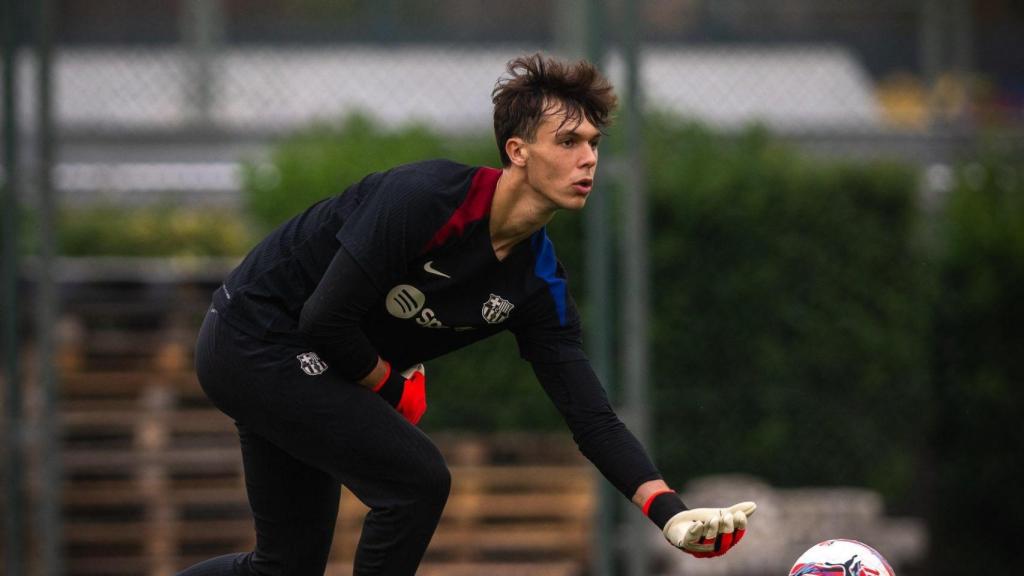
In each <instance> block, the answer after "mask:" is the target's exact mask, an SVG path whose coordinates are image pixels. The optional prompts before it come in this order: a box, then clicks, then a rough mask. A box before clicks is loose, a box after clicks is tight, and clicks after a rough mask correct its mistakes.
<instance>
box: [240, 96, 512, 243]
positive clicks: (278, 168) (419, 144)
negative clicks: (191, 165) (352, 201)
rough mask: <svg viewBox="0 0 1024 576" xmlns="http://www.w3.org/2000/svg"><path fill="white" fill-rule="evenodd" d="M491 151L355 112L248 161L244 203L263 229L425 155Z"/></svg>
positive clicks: (475, 156)
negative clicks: (265, 157)
mask: <svg viewBox="0 0 1024 576" xmlns="http://www.w3.org/2000/svg"><path fill="white" fill-rule="evenodd" d="M491 148H493V145H491ZM495 155H496V152H492V153H490V154H488V153H487V152H485V151H484V147H483V146H482V145H481V142H480V141H478V140H472V139H470V140H448V139H444V138H442V137H440V136H439V135H437V134H435V133H434V132H431V131H430V130H428V129H427V128H425V127H422V126H409V127H403V128H400V129H395V130H386V129H383V128H381V127H379V126H377V125H376V124H374V123H373V122H371V121H370V120H369V119H368V118H366V117H365V116H361V115H355V116H351V117H349V118H348V119H346V120H345V121H343V122H341V123H340V124H339V125H328V124H323V125H317V126H313V127H311V128H309V129H306V130H303V131H301V132H298V133H296V134H295V135H293V136H291V137H290V138H288V139H287V140H286V141H284V142H283V143H281V144H280V145H278V146H277V147H275V148H274V150H273V152H272V154H271V157H270V162H269V163H264V162H258V161H251V162H248V163H246V165H245V166H244V168H243V172H242V174H243V182H244V186H245V191H246V194H245V199H246V207H247V209H248V211H249V214H250V215H251V216H252V217H253V219H254V221H255V222H256V224H257V226H258V227H259V228H260V229H261V231H269V230H270V229H271V228H273V227H274V226H276V225H277V224H280V223H281V222H282V221H284V220H286V219H287V218H288V217H290V216H292V215H294V214H297V213H299V212H301V211H302V210H304V209H305V208H307V207H309V206H310V205H311V204H313V203H314V202H316V201H317V200H320V199H321V198H324V197H325V196H329V195H332V194H338V193H340V192H342V191H344V189H345V188H346V187H348V186H349V185H350V184H354V183H355V182H357V181H359V180H360V179H362V178H363V177H364V176H366V175H367V174H370V173H371V172H377V171H381V170H386V169H388V168H391V167H394V166H397V165H399V164H404V163H407V162H413V161H417V160H426V159H429V158H452V159H458V160H461V161H463V162H466V163H469V164H479V163H486V162H488V161H490V159H491V158H492V157H494V156H495Z"/></svg>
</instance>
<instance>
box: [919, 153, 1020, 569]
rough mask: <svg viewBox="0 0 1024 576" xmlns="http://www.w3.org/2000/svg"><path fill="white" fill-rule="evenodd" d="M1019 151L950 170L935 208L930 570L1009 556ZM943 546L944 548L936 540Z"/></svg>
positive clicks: (1015, 440)
mask: <svg viewBox="0 0 1024 576" xmlns="http://www.w3.org/2000/svg"><path fill="white" fill-rule="evenodd" d="M1021 165H1022V164H1021V163H1020V161H1019V156H1018V157H1017V158H1016V163H1013V162H1012V161H1010V160H1009V159H1006V158H1002V159H987V160H985V161H983V162H979V163H974V164H970V165H968V166H966V167H964V168H963V169H961V170H960V171H958V173H957V177H956V186H955V188H954V190H953V192H952V194H951V195H950V198H949V200H948V202H947V203H946V206H945V210H944V211H943V213H942V214H941V216H940V226H938V230H939V243H938V247H937V250H936V252H937V254H938V260H939V267H940V270H941V290H940V292H939V298H938V299H937V302H936V306H935V332H934V333H935V339H934V343H935V345H934V349H933V358H932V367H933V373H934V379H933V380H934V390H933V393H932V399H933V402H932V404H931V405H930V406H929V411H930V413H931V415H932V418H933V419H932V426H931V429H932V435H931V442H930V444H929V447H930V452H929V459H928V467H927V469H926V470H927V474H928V478H929V479H930V480H931V486H932V487H933V488H934V494H932V495H931V498H930V499H929V500H928V501H927V502H926V504H927V506H926V510H927V511H928V512H929V515H930V516H931V518H930V520H931V522H930V524H931V527H932V529H933V538H934V539H935V541H936V545H935V546H933V552H932V558H931V560H932V563H933V568H934V571H935V573H942V574H985V573H998V572H1000V571H1004V570H1006V568H1007V567H1008V566H1014V565H1015V564H1016V545H1017V536H1018V534H1019V533H1020V530H1019V528H1020V520H1019V517H1018V515H1017V512H1016V511H1019V510H1021V509H1022V508H1024V496H1022V493H1021V490H1020V488H1019V487H1020V486H1021V485H1024V474H1021V472H1020V468H1019V467H1018V466H1016V465H1013V462H1016V461H1017V459H1018V458H1020V457H1021V454H1022V453H1024V428H1022V427H1021V425H1020V422H1019V418H1020V411H1021V409H1022V407H1024V304H1022V297H1024V171H1022V170H1021V169H1020V166H1021ZM967 518H985V519H987V520H988V521H989V522H988V523H986V526H985V528H984V529H983V532H984V534H985V536H984V540H985V545H984V550H983V551H981V550H979V552H978V553H975V554H965V553H964V549H963V545H962V542H963V521H964V519H967ZM943 544H945V545H943Z"/></svg>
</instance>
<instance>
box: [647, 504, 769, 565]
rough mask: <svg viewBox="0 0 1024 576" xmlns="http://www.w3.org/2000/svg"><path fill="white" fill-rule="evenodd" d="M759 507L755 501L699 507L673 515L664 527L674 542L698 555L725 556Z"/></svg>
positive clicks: (668, 536)
mask: <svg viewBox="0 0 1024 576" xmlns="http://www.w3.org/2000/svg"><path fill="white" fill-rule="evenodd" d="M754 510H757V504H754V503H753V502H741V503H739V504H734V505H733V506H730V507H729V508H695V509H693V510H686V511H684V512H680V513H679V514H676V515H675V516H673V517H672V518H669V520H668V522H666V523H665V528H664V529H663V530H662V532H664V534H665V538H667V539H668V541H669V542H671V543H672V545H673V546H675V547H676V548H679V549H681V550H683V551H684V552H687V553H689V554H692V555H694V556H696V557H697V558H713V557H715V556H721V555H722V554H725V553H726V552H728V551H729V549H730V548H732V547H733V546H735V545H736V544H737V543H738V542H739V541H740V540H741V539H742V538H743V535H744V534H745V533H746V529H747V518H748V517H749V516H750V515H751V514H753V513H754Z"/></svg>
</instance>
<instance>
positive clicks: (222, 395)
mask: <svg viewBox="0 0 1024 576" xmlns="http://www.w3.org/2000/svg"><path fill="white" fill-rule="evenodd" d="M307 352H310V350H308V349H303V348H301V347H298V346H293V345H289V344H282V343H275V342H268V341H264V340H261V339H258V338H254V337H252V336H249V335H247V334H244V333H242V332H240V331H238V330H237V329H235V328H234V327H232V326H231V325H229V324H228V323H227V322H225V321H224V319H223V318H221V317H220V314H219V313H218V312H216V311H215V310H213V309H211V311H210V312H209V313H208V314H207V315H206V319H205V320H204V322H203V326H202V329H201V330H200V333H199V340H198V342H197V344H196V370H197V373H198V375H199V382H200V384H201V385H202V387H203V390H204V391H205V392H206V394H207V396H208V397H209V398H210V400H211V401H212V402H213V403H214V404H215V405H216V406H217V408H219V409H220V410H222V411H223V412H224V413H225V414H227V415H228V416H230V417H231V418H232V419H234V421H235V424H236V426H237V427H238V435H239V438H240V440H241V446H242V460H243V462H244V465H245V486H246V491H247V492H248V496H249V505H250V507H251V508H252V513H253V518H254V521H255V525H256V549H255V550H254V551H252V552H249V553H247V554H239V555H237V557H236V558H235V560H234V561H233V562H231V564H232V570H233V571H234V573H235V574H238V575H246V574H288V575H290V576H300V575H306V574H316V575H320V574H323V572H324V567H325V566H326V563H327V557H328V554H329V552H330V547H331V540H332V538H333V534H334V525H335V521H336V517H337V513H338V499H339V495H340V485H341V484H344V485H345V486H346V487H348V488H349V490H351V491H352V492H353V493H354V494H355V495H356V497H358V498H359V499H360V500H361V501H362V502H363V503H364V504H366V505H367V506H368V507H369V508H370V512H369V514H367V516H366V520H365V522H364V524H363V531H362V535H361V537H360V540H359V547H358V549H357V551H356V557H355V570H354V574H355V575H356V576H368V575H371V574H387V575H405V574H410V575H411V574H414V573H415V572H416V567H417V566H418V565H419V562H420V559H421V558H422V556H423V553H424V551H425V550H426V547H427V544H428V543H429V542H430V538H431V536H432V535H433V533H434V529H435V528H436V526H437V522H438V520H439V518H440V516H441V511H442V510H443V508H444V505H445V502H446V500H447V498H448V490H449V486H450V476H449V472H448V468H447V466H446V465H445V462H444V459H443V458H442V457H441V454H440V453H439V452H438V450H437V447H436V446H435V445H434V444H433V442H431V441H430V439H429V438H428V437H427V436H426V435H425V434H424V433H423V432H421V431H420V430H419V429H418V428H416V427H414V426H412V425H411V424H409V423H408V422H406V421H405V419H404V418H402V417H401V416H400V415H399V414H398V413H397V412H396V411H395V410H394V409H393V408H392V407H391V406H390V405H388V404H387V403H386V402H385V401H384V400H383V399H382V398H380V397H379V396H377V394H375V393H374V392H372V391H370V390H368V389H366V388H364V387H361V386H359V385H356V384H354V383H352V382H349V381H346V380H343V379H342V378H340V377H339V376H338V375H337V370H332V369H331V368H330V367H327V370H326V371H324V372H323V373H321V374H318V375H309V374H307V373H306V371H304V370H303V369H302V366H301V364H300V362H299V359H298V356H299V355H302V354H304V353H307ZM311 371H313V372H315V371H316V370H311ZM186 573H188V572H187V571H186Z"/></svg>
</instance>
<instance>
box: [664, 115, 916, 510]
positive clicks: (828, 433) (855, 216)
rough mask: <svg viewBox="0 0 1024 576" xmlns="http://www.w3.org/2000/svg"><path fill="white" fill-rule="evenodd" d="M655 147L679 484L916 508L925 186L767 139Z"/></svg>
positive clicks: (668, 398) (667, 390) (668, 125)
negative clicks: (907, 503) (711, 477)
mask: <svg viewBox="0 0 1024 576" xmlns="http://www.w3.org/2000/svg"><path fill="white" fill-rule="evenodd" d="M650 134H651V135H652V142H651V147H650V150H649V153H650V155H651V156H650V157H651V164H652V166H662V167H665V168H664V169H663V170H661V171H655V172H654V173H652V176H651V182H652V189H651V192H652V196H653V198H652V201H653V207H652V211H651V213H652V217H653V230H652V238H653V245H652V260H653V261H652V271H653V274H654V281H653V286H654V287H655V288H654V294H653V310H652V312H653V316H654V330H655V334H654V350H653V351H652V352H653V353H652V358H653V359H654V374H655V379H656V382H655V384H656V386H655V402H654V406H655V407H656V430H657V446H656V448H657V449H656V451H657V454H658V456H659V460H660V465H661V466H662V468H663V470H664V471H665V472H666V474H667V475H668V476H669V477H670V479H672V480H673V481H675V482H679V481H683V480H685V479H686V478H689V477H692V476H693V475H695V474H703V473H713V472H728V471H745V472H753V473H756V474H758V475H761V476H763V477H765V478H767V479H769V480H770V481H772V482H774V483H776V484H781V485H795V484H821V485H835V484H853V485H865V486H870V487H872V488H876V489H878V490H880V491H882V492H883V493H884V494H886V495H887V496H890V497H902V496H905V495H906V494H907V492H908V491H909V490H910V488H911V480H912V478H913V475H914V471H915V465H916V449H915V446H916V445H917V444H915V443H916V442H918V439H919V438H920V435H921V434H922V432H923V425H924V420H923V418H922V412H921V410H920V407H921V406H922V405H923V404H924V403H925V402H926V401H927V388H926V386H927V366H928V364H927V341H928V313H929V308H928V302H929V301H928V298H929V295H930V286H931V283H930V281H929V280H928V275H929V270H928V269H927V268H925V267H923V266H922V265H921V264H920V263H921V262H922V258H923V254H922V248H923V247H922V245H921V243H920V241H919V237H920V235H919V234H918V224H919V222H918V217H919V214H920V211H919V210H918V207H917V205H916V202H915V197H916V195H915V190H916V187H917V183H916V181H915V177H914V175H913V172H912V171H911V170H909V169H908V168H905V167H901V166H897V165H887V164H878V165H854V164H833V163H824V162H821V161H818V162H810V161H808V160H803V159H801V158H799V157H797V156H796V155H795V154H794V153H792V152H791V151H789V150H787V149H785V148H783V147H780V146H779V145H778V144H776V143H774V142H773V141H772V140H771V139H770V138H768V136H767V134H765V133H764V132H762V131H758V130H752V131H749V132H747V133H745V134H743V135H741V136H740V137H738V138H733V139H725V138H722V137H718V136H715V135H714V134H712V133H710V132H708V131H706V130H703V129H701V128H699V127H696V126H692V125H687V124H679V123H672V122H671V121H668V120H663V121H662V122H660V123H659V129H658V130H657V131H650Z"/></svg>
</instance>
